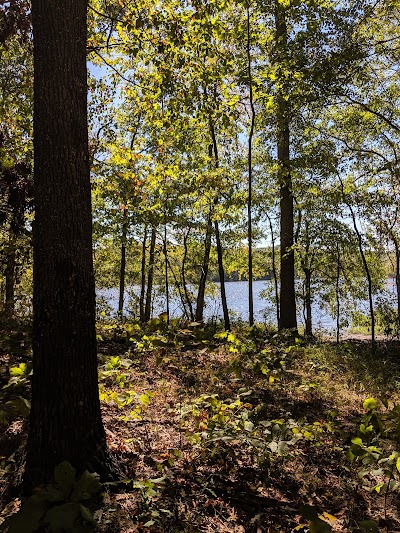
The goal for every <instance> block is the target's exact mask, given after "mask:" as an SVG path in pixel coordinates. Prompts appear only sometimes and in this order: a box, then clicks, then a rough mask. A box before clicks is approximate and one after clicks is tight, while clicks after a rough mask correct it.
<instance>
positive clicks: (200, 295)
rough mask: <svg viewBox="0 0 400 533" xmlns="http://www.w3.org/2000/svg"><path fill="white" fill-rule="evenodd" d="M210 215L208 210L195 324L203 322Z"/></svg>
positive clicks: (209, 239) (210, 232) (209, 245)
mask: <svg viewBox="0 0 400 533" xmlns="http://www.w3.org/2000/svg"><path fill="white" fill-rule="evenodd" d="M212 213H213V210H212V208H210V212H209V213H208V218H207V228H206V237H205V240H204V257H203V265H202V267H201V274H200V281H199V289H198V291H197V301H196V321H197V322H202V321H203V313H204V297H205V292H206V281H207V275H208V267H209V265H210V252H211V234H212Z"/></svg>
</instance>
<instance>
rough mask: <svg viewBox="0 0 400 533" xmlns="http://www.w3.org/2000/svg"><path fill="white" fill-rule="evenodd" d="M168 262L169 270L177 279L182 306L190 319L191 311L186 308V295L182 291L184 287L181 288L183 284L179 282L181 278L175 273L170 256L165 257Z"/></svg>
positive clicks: (176, 283)
mask: <svg viewBox="0 0 400 533" xmlns="http://www.w3.org/2000/svg"><path fill="white" fill-rule="evenodd" d="M165 260H166V262H167V264H168V268H169V271H170V272H171V274H172V277H173V278H174V281H175V287H176V290H177V291H178V294H179V298H180V300H181V304H182V308H183V313H184V315H185V317H186V318H187V319H189V313H188V312H187V309H186V301H185V296H184V293H183V292H182V288H181V285H180V283H179V280H178V278H177V276H176V274H175V271H174V269H173V268H172V265H171V261H170V260H169V257H168V256H167V257H166V258H165Z"/></svg>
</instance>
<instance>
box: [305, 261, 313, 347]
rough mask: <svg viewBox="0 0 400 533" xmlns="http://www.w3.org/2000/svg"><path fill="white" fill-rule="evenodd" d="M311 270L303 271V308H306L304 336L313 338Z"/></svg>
mask: <svg viewBox="0 0 400 533" xmlns="http://www.w3.org/2000/svg"><path fill="white" fill-rule="evenodd" d="M311 272H312V271H311V269H309V268H305V269H304V276H305V295H304V296H305V307H306V327H305V334H306V335H307V336H308V337H312V336H313V332H312V309H311Z"/></svg>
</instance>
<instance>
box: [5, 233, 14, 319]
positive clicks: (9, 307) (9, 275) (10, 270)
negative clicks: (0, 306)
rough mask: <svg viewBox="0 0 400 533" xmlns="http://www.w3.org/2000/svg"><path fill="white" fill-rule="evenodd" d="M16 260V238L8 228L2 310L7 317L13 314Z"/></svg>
mask: <svg viewBox="0 0 400 533" xmlns="http://www.w3.org/2000/svg"><path fill="white" fill-rule="evenodd" d="M16 258H17V237H16V235H15V232H14V231H13V230H12V229H11V228H10V230H9V238H8V246H7V265H6V271H5V279H6V283H5V303H4V310H5V312H6V315H7V316H12V315H13V314H14V307H15V270H16Z"/></svg>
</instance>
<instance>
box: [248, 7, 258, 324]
mask: <svg viewBox="0 0 400 533" xmlns="http://www.w3.org/2000/svg"><path fill="white" fill-rule="evenodd" d="M250 36H251V33H250V9H249V6H248V5H247V74H248V78H249V101H250V110H251V124H250V133H249V139H248V153H247V172H248V187H247V242H248V245H249V256H248V267H249V324H250V326H252V325H253V324H254V303H253V229H252V212H251V210H252V200H253V159H252V157H253V154H252V149H253V135H254V123H255V118H256V112H255V108H254V102H253V78H252V72H251V51H250V47H251V38H250Z"/></svg>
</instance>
